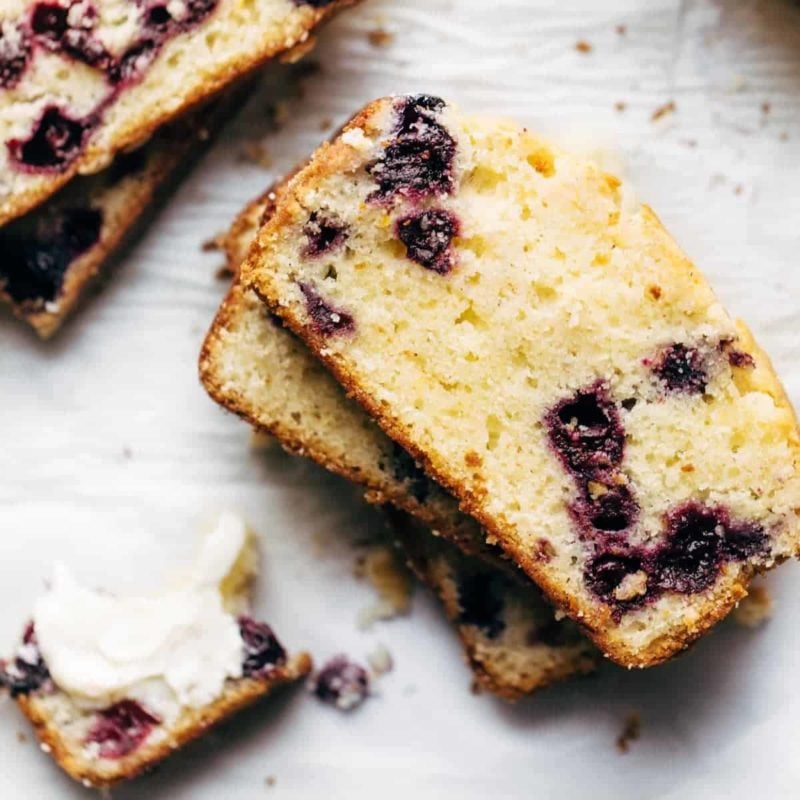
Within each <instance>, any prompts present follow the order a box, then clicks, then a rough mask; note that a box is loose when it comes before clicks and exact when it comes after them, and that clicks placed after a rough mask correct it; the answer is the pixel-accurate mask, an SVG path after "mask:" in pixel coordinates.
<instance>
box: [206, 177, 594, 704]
mask: <svg viewBox="0 0 800 800" xmlns="http://www.w3.org/2000/svg"><path fill="white" fill-rule="evenodd" d="M278 191H280V190H278ZM275 199H276V194H275V193H274V192H272V193H268V194H267V196H266V197H265V198H263V199H262V200H260V201H257V202H254V203H252V204H251V205H250V206H248V207H247V208H246V209H245V210H244V211H243V212H242V214H241V215H240V216H239V218H238V219H237V221H236V222H235V223H234V225H233V227H232V228H231V231H230V233H229V234H228V236H227V238H226V242H225V247H226V252H227V255H228V259H229V265H230V267H231V271H233V272H235V270H236V268H237V266H238V265H239V264H240V263H241V261H242V260H243V258H244V256H245V255H246V253H247V249H248V247H249V246H250V244H251V242H252V240H253V237H254V235H255V231H256V229H257V227H258V223H259V221H260V220H261V219H263V218H264V216H265V215H267V214H269V213H271V211H272V208H273V207H274V204H275ZM328 238H331V237H328ZM200 372H201V377H202V379H203V383H204V384H205V386H206V388H207V389H208V391H209V393H210V394H211V396H212V397H213V398H214V399H215V400H216V401H217V402H218V403H220V404H221V405H223V406H224V407H225V408H228V409H230V410H231V411H234V412H236V413H238V414H240V415H241V416H243V417H244V418H245V419H246V420H248V421H249V422H250V423H251V424H252V425H255V426H257V427H258V428H260V429H265V430H269V431H271V432H272V433H273V434H274V435H275V436H276V437H277V438H278V440H279V441H280V442H281V443H282V444H283V445H284V447H286V448H287V449H288V450H290V451H292V452H296V453H299V454H303V455H307V456H309V457H311V458H312V459H314V460H315V461H317V462H318V463H319V464H321V465H322V466H324V467H326V468H327V469H329V470H331V471H333V472H335V473H337V474H339V475H342V476H343V477H345V478H347V479H349V480H351V481H353V482H354V483H356V484H358V485H361V486H363V487H364V488H365V490H366V492H367V499H369V500H370V502H374V503H379V504H385V503H391V504H392V505H393V506H395V507H397V508H401V509H404V510H405V511H407V512H408V515H409V516H406V515H402V514H395V515H392V522H393V529H394V536H395V539H396V540H397V542H398V545H399V547H400V548H401V554H403V555H404V557H405V558H406V559H407V560H408V562H409V564H410V565H411V567H412V569H413V570H414V572H415V573H416V574H417V575H418V577H419V578H420V580H422V581H423V582H424V583H426V584H427V585H428V586H429V587H430V588H431V589H432V591H433V592H434V593H435V594H436V595H437V597H438V598H439V600H440V602H441V603H442V605H443V607H444V609H445V613H446V614H447V616H448V618H449V619H450V621H451V623H452V624H453V626H454V627H455V629H456V631H457V633H458V635H459V638H460V639H461V642H462V645H463V647H464V652H465V655H466V658H467V661H468V663H469V665H470V667H471V669H472V673H473V676H474V680H475V683H476V684H477V685H478V686H480V687H482V688H484V689H486V690H487V691H490V692H492V693H494V694H496V695H499V696H501V697H504V698H507V699H517V698H518V697H520V696H522V695H525V694H530V693H531V692H534V691H537V690H539V689H542V688H543V687H545V686H548V685H549V684H551V683H553V682H554V681H557V680H562V679H565V678H569V677H572V676H574V675H578V674H581V673H584V672H588V671H590V670H591V669H592V668H593V667H594V665H595V663H596V660H597V652H596V650H595V649H594V648H593V647H592V646H591V645H590V644H589V642H588V641H587V640H586V638H585V637H582V636H580V635H578V632H577V629H576V628H575V626H574V625H572V623H569V622H568V621H565V622H563V623H562V622H558V621H557V620H556V618H555V615H554V612H553V609H552V607H550V606H549V605H548V604H547V603H546V602H545V601H544V599H543V598H542V595H541V592H540V591H539V589H538V588H537V587H536V586H535V585H534V584H533V583H532V582H531V581H529V580H525V579H523V578H521V576H519V575H516V576H515V574H514V572H515V570H513V569H512V568H511V567H510V566H509V565H507V564H504V563H502V561H501V559H499V558H498V556H497V552H496V549H495V548H493V547H490V546H488V545H487V544H486V543H485V541H484V536H483V532H482V531H481V529H480V526H479V525H478V524H477V523H476V522H475V520H473V519H472V518H471V517H468V516H466V515H465V514H462V513H461V512H459V510H458V506H457V503H456V501H455V499H454V498H452V497H451V496H449V495H447V494H446V493H445V492H444V491H442V489H441V487H439V486H438V485H437V484H436V483H434V482H433V481H431V480H430V479H429V478H428V477H427V476H426V475H425V473H424V472H423V471H422V470H421V469H420V468H419V466H418V465H417V464H416V463H415V461H414V459H413V458H412V457H411V456H410V455H408V453H407V452H405V451H404V450H403V449H402V448H400V447H398V446H397V445H396V444H395V443H394V442H392V441H391V440H390V439H388V438H387V437H386V436H385V435H384V434H383V433H382V432H381V431H380V429H379V428H378V427H377V426H376V425H375V424H374V423H373V422H372V421H371V420H370V419H369V417H368V416H367V415H366V414H365V413H364V412H363V411H362V410H361V409H360V408H359V407H358V406H357V405H356V404H354V403H353V402H351V401H350V400H348V399H347V397H346V396H345V394H344V392H343V390H342V388H341V387H340V386H339V385H338V384H337V383H336V381H335V380H333V378H332V377H331V376H330V375H329V374H328V372H327V371H326V370H325V369H324V368H323V367H322V365H321V364H320V363H319V362H318V361H317V360H316V359H314V358H313V356H312V355H311V354H310V352H309V351H308V350H307V349H306V348H305V347H304V346H303V345H302V343H301V342H300V341H299V340H298V339H297V338H296V337H294V336H292V335H291V334H290V333H289V332H288V331H287V330H286V329H285V328H284V327H282V326H281V325H279V324H277V323H276V322H275V320H274V318H272V317H271V316H270V315H269V314H267V313H265V309H264V306H263V304H262V303H261V302H260V301H259V300H258V298H257V297H256V296H255V295H254V293H253V292H247V291H245V290H244V289H243V288H242V287H241V286H240V285H239V284H238V282H236V281H234V284H233V286H232V287H231V289H230V291H229V292H228V296H227V297H226V298H225V301H224V302H223V304H222V306H221V308H220V310H219V312H218V314H217V318H216V319H215V321H214V324H213V325H212V327H211V330H210V331H209V334H208V336H207V338H206V342H205V345H204V347H203V353H202V355H201V359H200ZM412 517H413V518H414V519H415V520H416V522H414V521H413V519H412ZM432 530H433V531H434V532H435V533H432ZM460 551H463V554H462V552H460ZM482 587H485V590H484V588H482ZM487 600H488V602H487Z"/></svg>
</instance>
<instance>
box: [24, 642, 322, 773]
mask: <svg viewBox="0 0 800 800" xmlns="http://www.w3.org/2000/svg"><path fill="white" fill-rule="evenodd" d="M310 671H311V658H310V656H309V655H308V654H307V653H300V654H298V655H296V656H294V657H292V658H291V659H290V661H289V662H288V663H287V664H286V665H285V666H283V667H280V668H278V669H276V670H274V671H273V672H272V673H271V674H270V675H269V676H267V677H264V678H244V679H241V680H237V681H229V682H228V684H227V686H226V688H225V692H224V694H223V695H222V696H221V697H220V698H218V699H217V700H216V701H214V702H213V703H211V704H210V705H208V706H205V707H203V708H200V709H197V710H190V711H186V712H184V713H183V714H182V716H181V717H180V718H179V720H178V722H177V723H176V725H175V726H174V727H173V728H172V730H171V731H170V734H169V736H168V738H167V739H166V740H164V741H160V742H157V743H155V744H152V745H147V744H144V745H142V746H141V747H140V748H139V749H138V750H136V751H135V752H134V753H131V754H130V755H129V756H125V757H123V758H120V759H117V760H115V761H108V760H107V761H105V762H104V765H103V766H101V765H99V764H98V763H97V762H96V761H92V760H90V759H88V758H86V757H84V756H82V755H81V754H79V753H77V752H76V751H75V744H74V743H70V742H69V741H67V740H66V739H65V738H64V736H63V735H62V733H61V731H60V730H59V728H58V726H57V724H56V723H55V721H54V720H52V719H50V718H49V717H48V715H47V713H46V712H45V710H44V709H43V708H42V704H41V702H40V701H37V698H36V696H35V695H30V696H26V695H20V696H19V697H17V698H16V701H17V705H18V706H19V708H20V710H21V711H22V713H23V714H24V715H25V716H26V717H27V718H28V720H29V721H30V723H31V724H32V725H33V727H34V730H35V732H36V736H37V737H38V738H39V741H40V742H41V743H42V746H43V748H44V749H45V750H46V752H48V753H50V755H52V757H53V759H54V760H55V761H56V763H58V765H59V766H60V767H61V768H62V769H63V770H64V771H65V772H66V773H67V774H68V775H69V776H70V777H72V778H74V779H75V780H76V781H80V782H81V783H84V784H85V785H87V786H93V787H96V788H105V787H109V786H113V785H114V784H117V783H120V782H121V781H126V780H130V779H131V778H135V777H136V776H137V775H140V774H141V773H143V772H145V771H147V770H149V769H151V768H152V767H154V766H155V765H156V764H158V763H159V762H160V761H163V760H164V759H165V758H167V757H168V756H170V755H171V754H172V753H174V752H175V751H176V750H178V749H179V748H181V747H183V746H184V745H185V744H188V743H189V742H191V741H192V740H194V739H197V738H198V737H199V736H202V735H203V734H204V733H206V731H208V730H209V729H210V728H211V727H213V726H215V725H218V724H219V723H221V722H223V721H224V720H225V719H227V718H228V717H231V716H232V715H233V714H235V713H236V712H237V711H240V710H241V709H243V708H245V707H246V706H249V705H251V704H252V703H254V702H256V701H257V700H259V699H261V698H263V697H266V696H267V695H268V694H271V693H272V692H273V691H275V690H276V689H278V688H280V687H282V686H287V685H289V684H291V683H296V682H297V681H299V680H301V679H302V678H304V677H305V676H306V675H308V673H309V672H310ZM105 764H107V766H105Z"/></svg>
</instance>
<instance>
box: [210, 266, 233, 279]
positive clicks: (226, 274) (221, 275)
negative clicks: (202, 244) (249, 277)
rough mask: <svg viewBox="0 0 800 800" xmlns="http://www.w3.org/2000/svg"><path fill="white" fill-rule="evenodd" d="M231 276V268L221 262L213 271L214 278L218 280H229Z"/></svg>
mask: <svg viewBox="0 0 800 800" xmlns="http://www.w3.org/2000/svg"><path fill="white" fill-rule="evenodd" d="M232 277H233V270H232V269H231V268H230V265H228V264H223V265H222V266H221V267H217V269H216V270H215V271H214V278H215V279H216V280H218V281H229V280H230V279H231V278H232Z"/></svg>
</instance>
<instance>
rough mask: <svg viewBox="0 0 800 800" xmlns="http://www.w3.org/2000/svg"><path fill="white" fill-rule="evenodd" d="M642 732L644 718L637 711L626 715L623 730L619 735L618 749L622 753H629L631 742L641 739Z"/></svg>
mask: <svg viewBox="0 0 800 800" xmlns="http://www.w3.org/2000/svg"><path fill="white" fill-rule="evenodd" d="M641 733H642V719H641V717H640V716H639V714H638V713H637V712H635V711H634V712H632V713H631V714H628V716H627V717H625V723H624V725H623V727H622V732H621V733H620V735H619V736H618V737H617V750H619V752H620V753H627V752H628V751H629V750H630V749H631V743H632V742H635V741H637V740H638V739H639V737H640V736H641Z"/></svg>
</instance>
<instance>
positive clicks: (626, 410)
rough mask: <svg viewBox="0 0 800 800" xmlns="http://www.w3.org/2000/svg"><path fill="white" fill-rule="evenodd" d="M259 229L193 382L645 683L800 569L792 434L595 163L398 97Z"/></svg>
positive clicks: (777, 391) (329, 153) (700, 287)
mask: <svg viewBox="0 0 800 800" xmlns="http://www.w3.org/2000/svg"><path fill="white" fill-rule="evenodd" d="M268 205H270V208H269V210H268V212H267V213H266V214H261V212H260V210H259V209H258V208H256V207H254V208H251V210H250V212H249V214H250V216H249V217H248V216H247V215H245V218H244V221H243V222H241V223H240V225H239V227H238V231H239V232H240V233H241V231H242V230H244V229H245V228H247V227H248V226H250V227H249V228H248V230H251V229H252V226H253V224H254V222H256V221H257V225H258V228H259V229H258V233H257V235H256V240H255V243H254V245H253V246H252V247H251V248H250V251H249V254H248V256H247V258H246V260H245V262H244V264H243V265H242V267H241V268H240V270H239V274H238V278H237V281H236V283H235V284H234V287H233V288H232V289H231V292H230V293H229V295H228V297H227V298H226V300H225V302H224V303H223V306H222V308H221V310H220V312H219V314H218V317H217V319H216V321H215V324H214V326H213V327H212V330H211V332H210V334H209V337H208V339H207V341H206V345H205V347H204V350H203V355H202V357H201V374H202V376H203V381H204V383H205V384H206V387H207V388H208V389H209V391H210V393H211V394H212V396H214V397H215V398H216V399H218V400H219V401H220V402H221V403H223V404H224V405H226V406H227V407H228V408H231V409H232V410H234V411H236V412H237V413H239V414H241V415H242V416H244V417H246V418H247V419H248V420H249V421H250V422H251V423H253V424H255V425H258V426H261V427H265V428H268V429H269V430H271V431H272V432H273V433H274V434H275V435H276V436H277V437H278V438H279V439H281V441H283V442H284V443H285V444H286V446H287V447H288V448H289V449H291V450H294V451H300V452H304V453H307V454H308V455H310V456H311V457H312V458H315V459H316V460H317V461H319V462H320V463H322V464H324V465H326V466H328V467H329V468H331V469H334V470H335V471H337V472H340V473H342V474H344V475H346V476H347V477H349V478H351V479H353V480H356V481H359V482H360V483H362V484H364V485H365V486H366V487H367V490H368V497H369V498H371V499H373V500H376V501H389V502H390V503H392V504H394V505H395V506H397V507H399V508H401V509H403V510H404V511H406V512H409V513H411V514H412V515H414V516H416V517H417V518H418V519H423V520H424V521H425V522H426V523H428V524H432V525H433V526H434V527H435V529H436V531H437V532H438V533H439V534H441V539H443V540H447V539H450V540H452V541H454V542H456V543H458V544H459V545H460V546H461V547H462V548H464V547H466V549H467V550H469V551H470V552H471V553H473V554H477V557H478V558H479V559H482V560H484V562H485V563H487V559H488V563H490V564H493V565H494V566H493V567H492V568H497V565H498V563H499V564H500V569H510V570H511V573H512V574H513V575H514V576H519V575H524V576H525V577H524V581H525V583H524V584H523V585H524V586H525V590H526V592H532V591H535V590H534V589H533V587H534V584H535V585H537V586H538V587H540V589H541V590H542V591H543V593H544V596H545V597H546V598H547V599H548V601H549V602H551V603H553V604H555V605H556V606H557V607H558V612H553V614H555V615H557V616H561V615H567V616H569V617H571V618H572V619H573V620H574V621H575V622H576V623H577V624H578V625H580V626H581V628H582V630H583V631H584V632H585V633H586V634H587V635H588V636H589V637H590V638H591V639H592V640H593V641H594V643H595V645H596V646H597V647H598V648H599V649H600V650H601V651H603V652H604V653H605V655H607V656H608V657H609V658H611V659H612V660H614V661H616V662H618V663H620V664H622V665H625V666H629V667H631V666H640V667H644V666H651V665H654V664H657V663H660V662H662V661H664V660H666V659H668V658H670V657H672V656H674V655H675V654H677V653H678V652H680V651H681V650H682V649H684V648H685V647H687V646H688V645H690V644H691V643H692V642H693V641H695V640H696V639H697V638H698V637H699V636H701V635H702V634H703V633H704V632H705V631H707V630H709V629H710V628H711V627H712V626H713V625H714V624H715V623H716V622H717V621H718V620H720V619H722V618H723V617H724V616H726V615H727V613H728V612H729V611H730V610H731V609H732V608H733V607H734V605H735V604H736V602H737V601H738V600H739V599H741V598H742V597H744V596H745V595H746V593H747V587H748V584H749V581H750V579H751V577H752V576H753V575H754V574H755V573H757V572H762V571H765V570H767V569H770V568H772V567H773V566H775V565H776V564H777V563H779V562H781V561H782V560H784V559H786V558H788V557H790V556H793V555H795V554H796V552H797V550H798V544H799V543H800V519H798V516H799V515H800V437H799V436H798V429H797V422H796V419H795V416H794V412H793V410H792V408H791V405H790V403H789V401H788V399H787V397H786V395H785V393H784V391H783V389H782V387H781V385H780V382H779V380H778V379H777V377H776V376H775V374H774V371H773V369H772V367H771V365H770V362H769V360H768V358H767V356H766V355H765V354H764V353H763V351H762V350H761V349H760V348H759V347H758V346H757V345H756V344H755V342H754V341H753V338H752V336H751V335H750V333H749V331H748V330H747V328H746V327H745V326H744V325H743V324H742V323H739V322H735V321H733V320H732V319H731V317H730V316H729V315H728V314H727V312H726V311H725V310H724V309H723V308H722V306H721V305H720V303H719V302H718V300H717V299H716V297H715V296H714V294H713V293H712V291H711V289H710V287H709V286H708V284H707V282H706V281H705V279H704V278H703V276H702V275H701V274H700V273H699V271H698V270H697V268H696V267H695V266H694V265H693V264H692V263H691V262H690V261H689V260H688V259H687V258H686V256H685V255H684V254H683V253H682V252H681V251H680V250H679V248H678V247H677V245H676V244H675V243H674V241H673V240H672V239H671V238H670V237H669V235H668V234H667V233H666V231H665V230H664V228H663V227H662V226H661V225H660V223H659V222H658V220H657V218H656V217H655V215H654V214H653V212H652V211H651V210H650V209H649V208H648V207H646V206H643V205H641V204H640V203H639V202H638V201H636V200H635V198H634V197H633V195H632V193H631V192H630V190H629V188H628V187H627V186H626V185H625V184H623V183H622V182H621V181H620V180H619V179H618V178H616V177H614V176H612V175H609V174H607V173H606V172H605V171H604V170H603V169H602V168H601V167H600V166H598V165H597V164H596V163H594V162H592V161H591V160H589V159H587V158H584V157H582V156H578V155H575V154H573V153H569V152H566V151H563V150H560V149H558V148H557V147H554V146H553V145H551V144H549V143H548V142H545V141H543V140H541V139H540V138H538V137H536V136H535V135H533V134H532V133H531V132H530V131H528V130H527V129H525V128H523V127H520V126H518V125H516V124H514V123H511V122H506V121H497V120H491V119H489V120H487V119H481V118H474V117H469V116H467V115H465V114H462V113H460V112H459V111H458V110H457V109H456V108H454V107H453V106H450V105H448V104H446V103H445V102H444V101H443V100H441V99H439V98H435V97H431V96H427V95H418V96H403V97H390V98H384V99H381V100H378V101H375V102H374V103H371V104H370V105H368V106H367V107H366V108H365V109H364V110H363V111H361V112H360V113H359V114H357V115H356V116H355V117H354V118H353V120H352V121H351V122H350V123H348V124H347V125H346V126H345V127H344V129H343V130H342V131H341V132H340V133H339V134H338V135H337V136H336V138H335V139H334V140H333V141H331V142H330V143H327V144H325V145H323V146H322V147H321V148H320V149H319V150H318V151H317V153H315V154H314V155H313V156H312V158H311V159H310V161H309V162H308V163H307V164H306V165H305V166H304V167H303V168H302V169H300V170H299V171H298V172H297V173H296V174H295V175H293V176H292V177H291V178H290V179H289V180H288V182H287V183H286V184H285V185H284V186H282V187H280V188H279V189H278V190H277V191H275V192H273V193H272V194H271V195H270V197H269V204H268ZM259 217H260V219H259ZM236 231H237V228H235V229H234V233H236ZM249 235H250V234H249V233H248V236H249ZM284 326H285V327H284ZM287 328H288V329H289V330H290V331H291V332H292V334H294V335H295V336H296V337H298V339H299V340H301V341H302V342H303V345H304V346H305V348H307V350H306V349H303V346H301V345H300V344H299V342H298V341H297V340H296V339H292V337H291V335H290V334H289V333H288V332H287V330H286V329H287ZM310 354H313V356H315V357H316V359H317V362H314V360H313V358H312V356H311V355H310ZM286 365H292V366H291V367H287V366H286ZM321 365H324V367H325V368H327V370H329V372H327V373H326V372H324V371H323V367H322V366H321ZM332 378H335V380H336V381H337V382H338V384H339V386H337V385H336V384H335V383H334V382H333V380H332ZM328 395H331V396H332V397H333V396H335V398H336V403H331V402H329V401H328V400H325V401H324V404H323V401H322V400H321V399H320V398H322V397H327V396H328ZM346 395H349V396H350V397H351V398H353V399H352V400H346V399H345V396H346ZM354 402H357V403H358V405H359V406H360V409H358V410H356V406H355V405H354ZM334 407H335V408H334ZM345 409H352V410H350V411H347V412H345ZM364 412H366V414H365V413H364ZM378 428H379V429H380V432H378ZM431 479H434V480H435V481H437V482H438V486H436V485H432V484H431ZM443 487H444V488H443ZM445 489H446V492H445ZM448 493H449V494H448ZM459 509H460V510H459ZM465 513H466V514H469V517H467V516H464V514H465ZM445 543H446V541H445ZM498 555H500V556H501V558H499V559H498ZM420 571H421V572H422V573H423V574H425V576H426V577H430V576H431V575H439V574H441V573H440V572H439V571H437V570H429V569H424V568H423V569H421V570H420ZM451 583H452V582H451ZM455 583H456V584H457V581H456V582H455ZM437 588H438V589H439V590H440V594H442V595H443V596H445V597H450V599H451V600H452V597H453V595H454V594H456V595H459V592H458V591H456V592H453V591H452V587H451V586H450V587H447V586H443V582H441V581H440V582H439V585H438V587H437ZM461 599H462V601H463V596H461ZM466 604H467V605H469V601H467V602H466ZM498 605H499V604H497V603H495V601H494V599H493V595H492V593H490V596H489V597H488V598H487V599H485V601H484V602H483V603H482V604H480V607H481V609H482V610H483V612H484V613H483V615H480V614H479V615H478V617H480V618H481V619H482V621H483V627H482V630H483V631H484V632H486V631H487V630H489V629H490V627H491V621H488V622H487V620H491V617H492V615H491V613H490V609H491V608H492V607H496V606H498ZM451 608H454V606H451ZM457 613H458V615H459V619H460V621H461V622H462V623H463V621H464V620H465V619H468V618H473V619H474V617H473V616H472V614H469V613H468V612H466V609H465V608H464V602H461V605H460V607H459V609H458V612H457ZM476 627H479V628H480V627H481V625H478V626H476ZM534 639H535V636H534V637H528V638H527V639H526V641H527V642H530V641H532V640H534ZM571 652H572V653H574V654H577V655H578V656H579V658H578V660H577V661H575V662H574V665H577V664H578V663H584V662H583V660H582V657H583V653H582V652H581V651H579V650H578V651H575V650H573V651H571ZM506 663H509V660H508V659H506ZM575 671H577V667H576V670H575ZM561 672H562V674H564V671H563V670H562V671H561ZM551 674H552V673H551Z"/></svg>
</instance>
